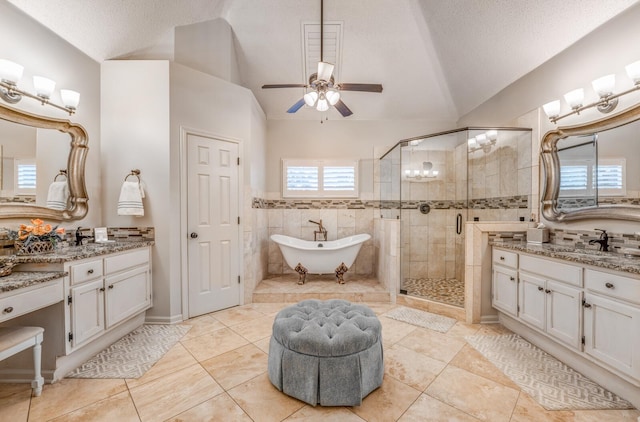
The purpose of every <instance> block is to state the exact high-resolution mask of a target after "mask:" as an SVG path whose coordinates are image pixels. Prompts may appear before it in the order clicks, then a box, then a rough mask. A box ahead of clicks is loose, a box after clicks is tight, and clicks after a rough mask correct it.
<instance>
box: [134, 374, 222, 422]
mask: <svg viewBox="0 0 640 422" xmlns="http://www.w3.org/2000/svg"><path fill="white" fill-rule="evenodd" d="M129 391H130V392H131V397H132V398H133V402H134V403H135V405H136V408H137V409H138V413H139V414H140V419H141V420H142V421H143V422H147V421H164V420H166V419H167V418H170V417H173V416H176V415H178V414H180V413H182V412H184V411H185V410H188V409H191V408H192V407H194V406H196V405H197V404H200V403H202V402H204V401H206V400H209V399H210V398H212V397H214V396H216V395H218V394H220V393H222V392H223V390H222V388H221V387H220V386H219V385H218V384H217V383H216V382H215V381H214V380H213V378H212V377H211V375H209V373H208V372H207V371H205V370H204V368H202V366H200V365H198V364H196V365H192V366H190V367H188V368H184V369H181V370H179V371H177V372H175V373H173V374H170V375H165V376H164V377H161V378H157V379H155V380H153V381H150V382H148V383H146V384H142V385H141V386H139V387H136V388H132V389H131V390H129Z"/></svg>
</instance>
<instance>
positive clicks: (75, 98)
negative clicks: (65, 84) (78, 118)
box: [60, 89, 80, 110]
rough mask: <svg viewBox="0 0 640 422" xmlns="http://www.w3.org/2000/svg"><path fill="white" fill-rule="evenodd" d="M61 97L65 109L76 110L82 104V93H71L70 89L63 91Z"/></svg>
mask: <svg viewBox="0 0 640 422" xmlns="http://www.w3.org/2000/svg"><path fill="white" fill-rule="evenodd" d="M60 97H61V98H62V104H64V106H65V107H67V108H70V109H73V110H75V109H76V108H78V103H80V93H78V92H76V91H71V90H70V89H61V90H60Z"/></svg>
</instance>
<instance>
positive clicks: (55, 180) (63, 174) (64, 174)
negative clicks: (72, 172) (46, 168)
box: [53, 170, 69, 182]
mask: <svg viewBox="0 0 640 422" xmlns="http://www.w3.org/2000/svg"><path fill="white" fill-rule="evenodd" d="M60 176H64V178H65V180H69V178H68V177H67V171H66V170H60V172H59V173H58V174H56V177H54V178H53V181H54V182H57V181H58V177H60Z"/></svg>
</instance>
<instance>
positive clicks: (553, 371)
mask: <svg viewBox="0 0 640 422" xmlns="http://www.w3.org/2000/svg"><path fill="white" fill-rule="evenodd" d="M465 339H466V340H467V342H468V343H469V344H470V345H471V346H473V347H474V348H475V349H476V350H478V351H479V352H480V353H482V355H484V357H486V358H487V359H488V360H489V361H490V362H491V363H493V364H494V365H495V366H497V367H498V369H500V370H501V371H502V372H503V373H504V374H505V375H506V376H507V377H509V378H510V379H511V380H512V381H513V382H515V383H516V384H518V386H519V387H520V388H521V389H522V391H524V392H526V393H527V394H529V395H530V396H531V397H533V398H534V399H535V400H536V401H537V402H538V403H540V405H541V406H542V407H544V408H545V409H547V410H585V409H592V410H596V409H631V408H633V406H632V405H631V403H629V402H628V401H626V400H624V399H622V398H620V397H618V396H616V395H615V394H613V393H612V392H610V391H608V390H606V389H604V388H603V387H601V386H599V385H598V384H596V383H595V382H593V381H591V380H590V379H589V378H587V377H585V376H584V375H582V374H580V373H579V372H576V371H575V370H573V369H572V368H570V367H568V366H567V365H565V364H564V363H562V362H560V361H559V360H558V359H556V358H554V357H553V356H551V355H550V354H548V353H547V352H545V351H543V350H542V349H540V348H538V347H536V346H534V345H533V344H531V343H529V342H528V341H526V340H525V339H523V338H522V337H520V336H519V335H517V334H509V335H501V336H483V335H477V336H467V337H465Z"/></svg>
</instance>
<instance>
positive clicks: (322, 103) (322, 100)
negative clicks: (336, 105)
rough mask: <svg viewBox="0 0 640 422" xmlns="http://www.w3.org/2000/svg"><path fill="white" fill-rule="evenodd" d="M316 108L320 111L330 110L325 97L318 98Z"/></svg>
mask: <svg viewBox="0 0 640 422" xmlns="http://www.w3.org/2000/svg"><path fill="white" fill-rule="evenodd" d="M316 109H317V110H318V111H327V110H329V103H328V102H327V100H326V99H325V98H320V99H319V100H318V104H317V105H316Z"/></svg>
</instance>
